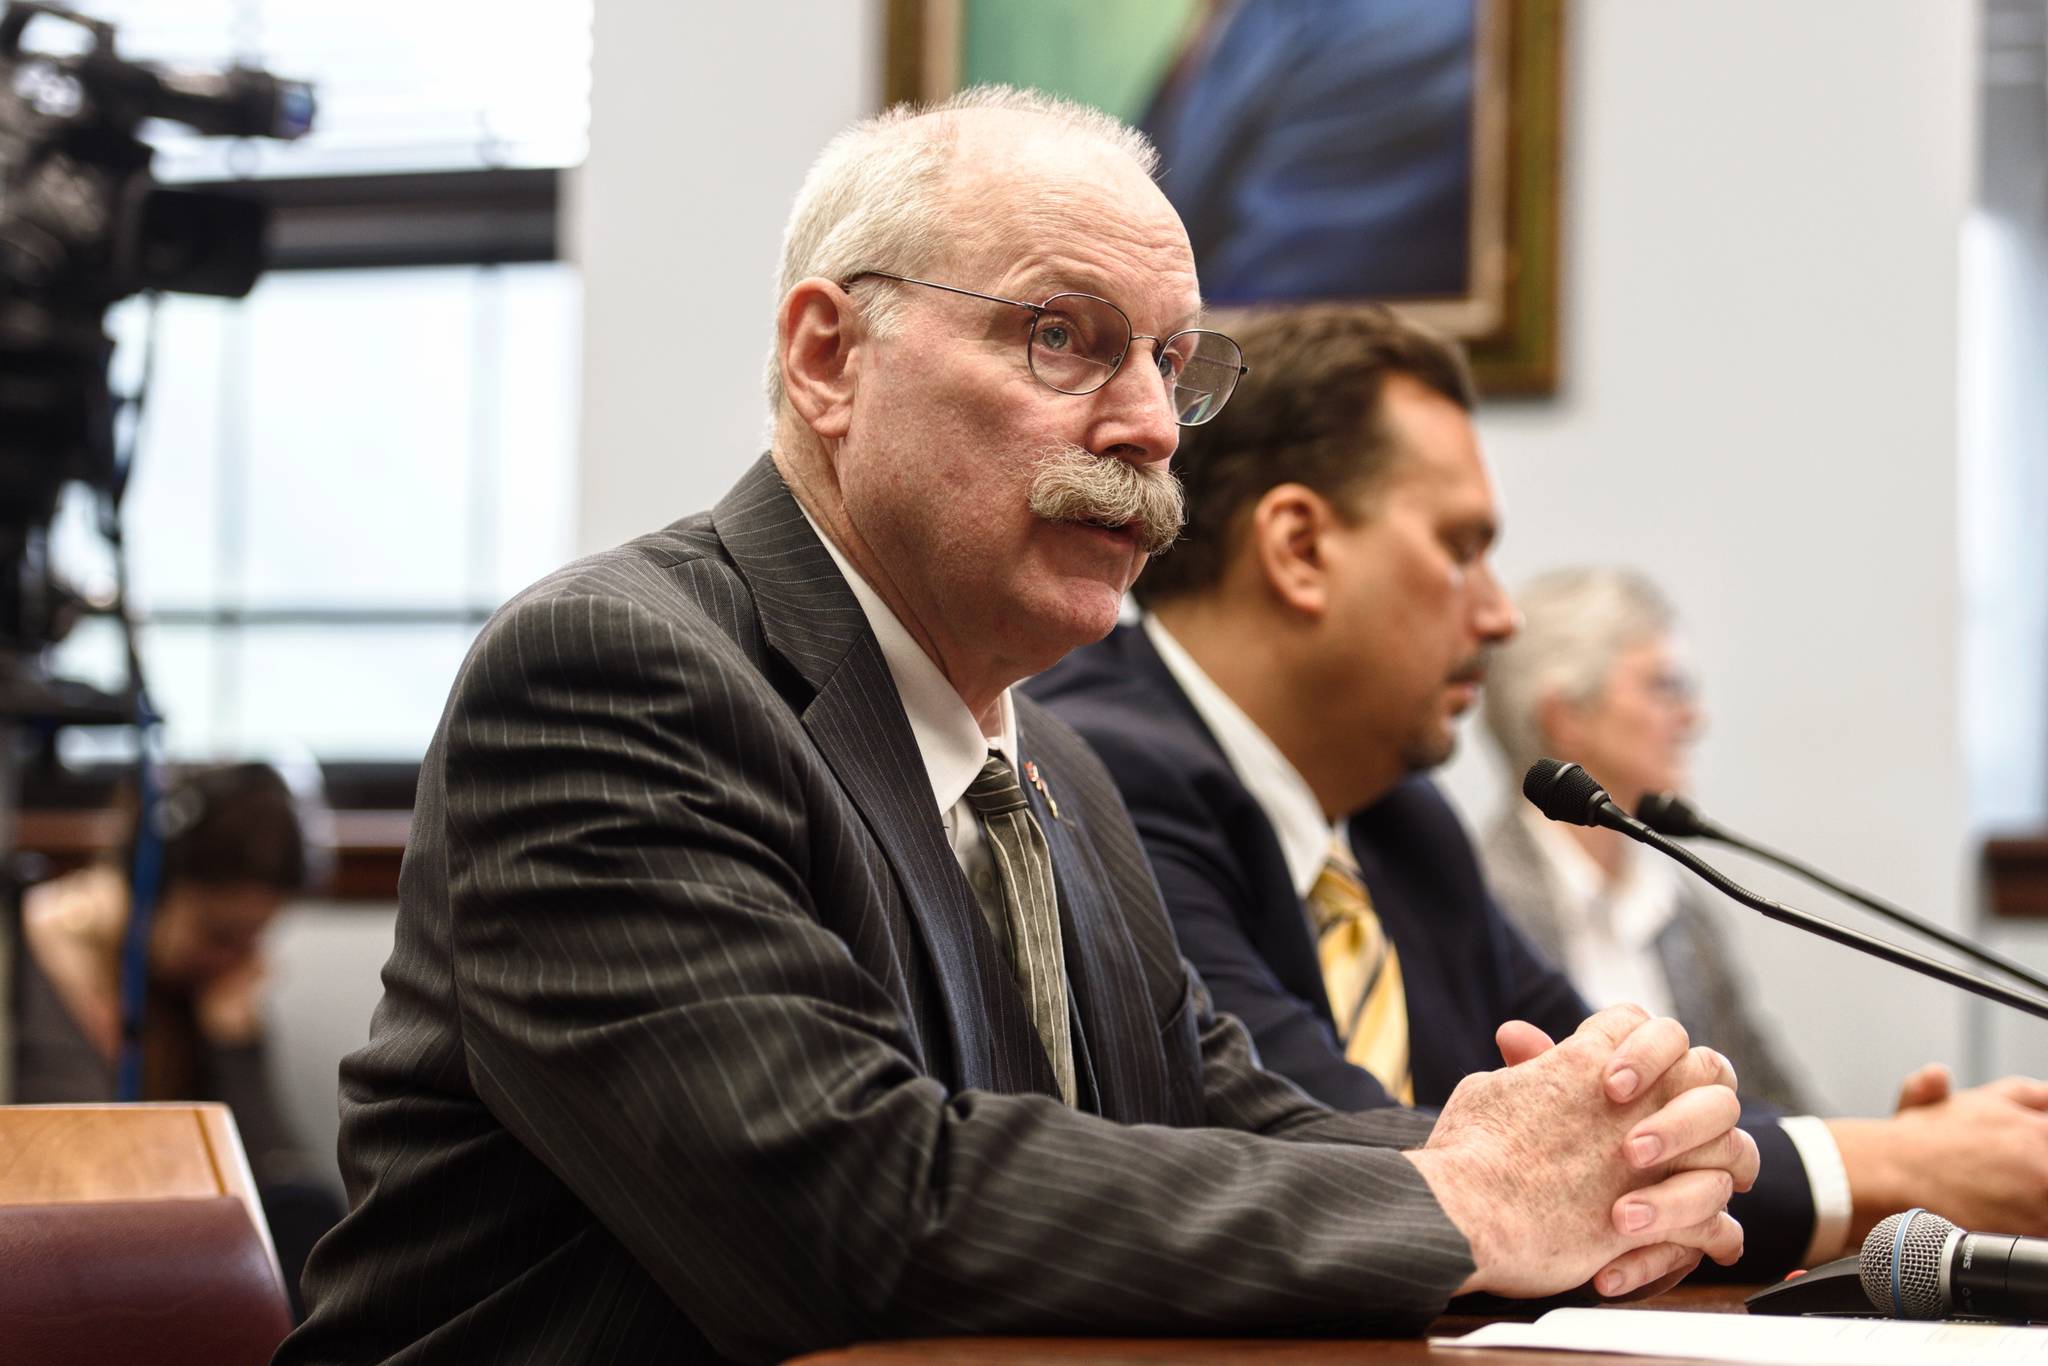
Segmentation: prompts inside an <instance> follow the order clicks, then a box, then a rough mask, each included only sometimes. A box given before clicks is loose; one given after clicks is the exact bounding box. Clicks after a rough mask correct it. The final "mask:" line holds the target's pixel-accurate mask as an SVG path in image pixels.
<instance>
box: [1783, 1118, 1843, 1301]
mask: <svg viewBox="0 0 2048 1366" xmlns="http://www.w3.org/2000/svg"><path fill="white" fill-rule="evenodd" d="M1778 1127H1780V1128H1782V1129H1783V1130H1784V1131H1785V1137H1787V1138H1789V1139H1791V1140H1792V1146H1793V1147H1794V1148H1796V1149H1798V1151H1799V1161H1800V1163H1801V1164H1802V1165H1803V1166H1804V1167H1805V1168H1806V1180H1807V1184H1808V1185H1810V1186H1811V1187H1812V1188H1813V1241H1812V1242H1810V1243H1808V1244H1807V1245H1806V1255H1805V1256H1804V1257H1802V1258H1801V1259H1800V1262H1799V1264H1800V1265H1801V1266H1815V1265H1818V1264H1819V1263H1821V1262H1825V1261H1829V1260H1831V1259H1833V1258H1835V1257H1839V1256H1841V1255H1842V1245H1843V1243H1845V1242H1846V1241H1847V1240H1848V1237H1849V1212H1850V1197H1849V1169H1848V1167H1846V1166H1845V1165H1843V1162H1842V1150H1841V1148H1840V1147H1839V1146H1837V1145H1836V1143H1835V1136H1834V1135H1833V1134H1831V1133H1829V1132H1828V1122H1827V1121H1826V1120H1824V1119H1817V1118H1815V1117H1814V1116H1812V1115H1785V1116H1783V1117H1781V1118H1780V1119H1779V1120H1778Z"/></svg>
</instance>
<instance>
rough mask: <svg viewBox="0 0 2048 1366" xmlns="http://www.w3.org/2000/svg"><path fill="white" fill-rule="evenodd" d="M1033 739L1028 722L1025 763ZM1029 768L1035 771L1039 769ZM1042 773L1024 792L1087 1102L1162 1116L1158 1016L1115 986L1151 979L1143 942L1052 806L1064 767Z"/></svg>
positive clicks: (1120, 1116)
mask: <svg viewBox="0 0 2048 1366" xmlns="http://www.w3.org/2000/svg"><path fill="white" fill-rule="evenodd" d="M1030 742H1031V734H1030V731H1029V730H1028V729H1024V730H1022V731H1021V733H1020V735H1019V737H1018V747H1019V749H1020V750H1022V751H1023V753H1022V754H1020V755H1019V759H1020V761H1022V762H1025V763H1030V762H1032V761H1031V760H1029V759H1028V758H1027V757H1026V756H1028V755H1029V754H1030V752H1031V744H1030ZM1025 771H1026V774H1027V775H1028V774H1029V773H1031V772H1032V771H1034V770H1032V769H1030V768H1027V769H1026V770H1025ZM1042 776H1043V778H1044V782H1045V787H1044V789H1041V788H1040V787H1039V785H1038V784H1037V783H1034V782H1030V781H1026V782H1025V784H1024V797H1025V800H1026V801H1028V802H1029V803H1030V804H1031V814H1032V815H1033V816H1034V817H1036V818H1037V820H1038V824H1039V826H1040V828H1042V829H1043V830H1044V831H1045V842H1046V845H1047V847H1048V848H1049V849H1050V850H1051V852H1052V867H1053V882H1054V884H1055V886H1056V887H1057V889H1058V896H1059V912H1060V939H1061V946H1062V948H1063V950H1064V953H1065V957H1066V968H1067V986H1068V992H1069V996H1070V999H1071V1001H1072V1004H1073V1012H1074V1021H1075V1028H1074V1039H1075V1063H1076V1067H1077V1069H1078V1068H1081V1067H1083V1066H1085V1068H1086V1075H1087V1079H1088V1087H1089V1091H1088V1093H1087V1094H1084V1095H1083V1098H1082V1104H1083V1106H1084V1108H1087V1109H1090V1110H1092V1111H1094V1112H1095V1113H1096V1114H1100V1115H1105V1116H1106V1117H1108V1118H1110V1119H1116V1120H1121V1121H1125V1122H1136V1121H1138V1120H1141V1119H1144V1118H1146V1117H1147V1115H1148V1114H1152V1115H1155V1116H1156V1114H1158V1113H1163V1111H1159V1110H1157V1109H1154V1110H1150V1111H1147V1110H1145V1109H1143V1108H1142V1106H1143V1098H1145V1097H1148V1096H1163V1095H1164V1094H1165V1087H1166V1069H1165V1059H1164V1057H1163V1055H1162V1054H1161V1051H1160V1045H1159V1035H1158V1026H1157V1022H1156V1021H1153V1020H1152V1017H1151V1014H1150V1012H1149V1010H1148V1009H1146V1008H1145V1005H1146V1003H1145V1002H1143V1001H1139V1002H1136V1003H1135V1004H1134V1003H1133V1002H1132V1001H1131V1000H1130V999H1129V998H1128V991H1127V990H1126V991H1123V992H1119V991H1117V990H1115V988H1114V986H1113V984H1115V983H1126V984H1128V983H1131V982H1139V981H1143V980H1144V969H1143V967H1142V965H1141V964H1140V963H1139V961H1138V951H1137V948H1136V946H1135V945H1133V944H1132V943H1131V937H1130V933H1129V931H1128V930H1127V929H1126V928H1125V926H1124V922H1123V917H1122V916H1121V915H1120V914H1118V912H1117V909H1116V907H1115V905H1114V904H1113V900H1112V897H1111V894H1110V891H1109V887H1108V880H1107V877H1106V875H1105V874H1104V872H1103V870H1102V866H1101V863H1100V862H1099V861H1098V860H1097V859H1096V857H1095V854H1094V851H1093V850H1091V849H1089V848H1088V846H1087V843H1086V841H1084V840H1083V839H1082V838H1081V836H1080V833H1079V832H1078V831H1077V830H1076V829H1075V827H1074V826H1073V825H1072V824H1070V823H1069V822H1068V821H1067V820H1066V819H1065V818H1063V817H1056V816H1054V815H1053V813H1052V809H1051V808H1052V803H1051V801H1048V799H1047V797H1046V795H1045V793H1046V791H1047V790H1049V791H1051V792H1053V793H1054V796H1053V798H1052V800H1054V801H1056V800H1057V799H1058V797H1057V794H1058V786H1057V784H1058V774H1057V773H1050V774H1045V775H1042ZM1105 1097H1107V1098H1108V1100H1107V1102H1105V1100H1104V1098H1105Z"/></svg>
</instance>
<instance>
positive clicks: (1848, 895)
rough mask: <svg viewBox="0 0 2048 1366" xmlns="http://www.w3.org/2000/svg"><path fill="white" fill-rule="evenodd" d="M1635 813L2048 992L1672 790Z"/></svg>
mask: <svg viewBox="0 0 2048 1366" xmlns="http://www.w3.org/2000/svg"><path fill="white" fill-rule="evenodd" d="M1636 819H1637V820H1639V821H1641V822H1642V823H1643V824H1644V825H1647V826H1649V827H1650V828H1651V829H1652V830H1655V831H1656V832H1657V833H1658V834H1660V835H1671V836H1674V837H1676V838H1679V839H1693V838H1698V839H1710V840H1717V841H1719V842H1720V843H1722V844H1725V845H1727V846H1729V847H1730V848H1732V849H1740V850H1741V851H1742V852H1743V853H1745V854H1754V855H1756V856H1757V857H1758V858H1760V859H1763V860H1765V861H1766V862H1769V863H1775V864H1777V865H1778V866H1779V867H1780V868H1783V869H1786V870H1787V871H1789V872H1793V873H1797V874H1798V875H1799V876H1800V877H1803V878H1805V879H1806V880H1807V881H1809V882H1812V883H1814V884H1816V885H1818V886H1820V887H1822V888H1825V889H1826V890H1827V891H1830V892H1833V893H1834V894H1835V895H1836V896H1838V897H1841V898H1842V899H1843V900H1845V901H1853V902H1855V903H1856V904H1857V905H1859V906H1862V907H1863V908H1864V909H1866V910H1868V911H1871V912H1873V913H1875V914H1877V915H1880V916H1883V917H1884V918H1885V919H1886V920H1889V921H1891V922H1892V923H1893V924H1894V925H1897V926H1899V927H1900V928H1901V929H1907V930H1911V931H1912V932H1913V933H1915V934H1917V935H1921V936H1924V937H1925V938H1928V939H1932V940H1933V941H1934V942H1935V943H1937V944H1942V945H1945V946H1947V947H1948V948H1950V949H1953V950H1954V951H1955V952H1957V953H1959V954H1961V955H1963V957H1965V958H1970V959H1974V960H1976V961H1977V962H1979V963H1982V964H1983V965H1984V966H1985V967H1988V968H1995V969H1996V970H1998V971H1999V972H2003V973H2005V974H2006V975H2007V976H2009V977H2011V978H2012V979H2013V980H2014V981H2018V982H2025V983H2026V984H2027V985H2028V986H2030V987H2032V988H2033V989H2034V990H2036V991H2040V992H2048V978H2044V977H2042V976H2041V975H2040V974H2038V973H2036V972H2034V971H2032V970H2031V969H2030V968H2028V967H2027V966H2026V965H2025V964H2023V963H2016V962H2014V961H2013V960H2012V959H2010V958H2007V957H2005V956H2004V955H2003V954H1999V953H1994V952H1993V951H1992V950H1990V949H1987V948H1983V947H1982V946H1980V945H1978V944H1976V943H1973V942H1972V941H1970V940H1968V939H1965V938H1964V937H1963V936H1961V935H1959V934H1956V933H1954V932H1952V931H1949V930H1945V929H1943V928H1942V927H1941V926H1939V925H1936V924H1934V923H1933V922H1932V921H1928V920H1922V919H1921V918H1920V917H1919V916H1917V915H1914V914H1913V913H1912V912H1911V911H1908V910H1905V909H1904V908H1902V907H1899V906H1894V905H1892V904H1891V903H1890V902H1888V901H1884V900H1881V899H1880V898H1878V897H1874V896H1872V895H1871V894H1870V893H1868V892H1863V891H1858V890H1857V889H1856V888H1854V887H1851V886H1850V885H1849V884H1848V883H1846V882H1838V881H1836V880H1835V879H1834V878H1832V877H1829V876H1828V875H1827V874H1826V873H1823V872H1822V871H1820V869H1818V868H1815V867H1813V866H1812V865H1810V864H1806V863H1801V862H1800V861H1799V860H1798V859H1795V858H1793V857H1792V856H1791V855H1790V854H1781V853H1779V852H1778V851H1777V850H1775V849H1771V848H1768V847H1766V846H1764V845H1761V844H1758V843H1756V842H1755V841H1753V840H1747V839H1744V838H1743V837H1742V836H1740V835H1737V834H1734V833H1733V832H1731V831H1729V830H1727V829H1725V828H1723V827H1721V826H1718V825H1716V824H1714V823H1713V822H1712V821H1710V820H1708V819H1707V818H1706V817H1705V816H1702V815H1701V814H1700V813H1699V809H1698V808H1697V807H1695V806H1693V805H1692V804H1691V803H1690V802H1688V801H1686V800H1685V798H1683V797H1680V796H1678V795H1677V794H1675V793H1671V792H1652V793H1650V794H1649V795H1648V796H1646V797H1644V798H1643V799H1642V800H1641V801H1639V802H1637V803H1636Z"/></svg>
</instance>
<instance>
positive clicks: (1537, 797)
mask: <svg viewBox="0 0 2048 1366" xmlns="http://www.w3.org/2000/svg"><path fill="white" fill-rule="evenodd" d="M1522 794H1523V795H1524V796H1526V797H1527V798H1528V799H1529V800H1530V801H1531V802H1533V803H1534V804H1535V806H1536V809H1537V810H1539V811H1541V812H1542V813H1543V814H1544V815H1546V816H1548V817H1550V819H1552V820H1554V821H1564V822H1565V823H1567V824H1569V825H1598V826H1605V827H1606V828H1607V829H1609V830H1618V831H1620V832H1621V833H1622V834H1624V835H1627V836H1628V837H1629V838H1630V839H1632V840H1635V841H1636V842H1637V843H1639V844H1647V845H1649V846H1650V847H1651V848H1652V849H1655V850H1656V851H1657V852H1658V853H1660V854H1663V855H1665V856H1666V857H1669V858H1673V859H1676V860H1678V862H1680V863H1682V864H1684V865H1685V866H1686V867H1687V868H1690V869H1691V870H1692V871H1693V872H1695V873H1697V874H1698V875H1699V876H1700V877H1702V878H1704V879H1706V881H1707V882H1708V883H1710V884H1711V885H1712V886H1713V887H1714V888H1715V889H1716V890H1718V891H1720V892H1721V893H1722V894H1723V895H1725V896H1728V897H1732V898H1733V899H1735V900H1736V901H1739V902H1741V903H1742V904H1743V905H1745V906H1747V907H1749V908H1750V909H1751V910H1753V911H1758V912H1761V913H1762V914H1763V915H1766V916H1768V917H1770V918H1771V919H1772V920H1776V921H1778V922H1780V923H1781V924H1786V925H1796V926H1798V927H1799V928H1800V929H1802V930H1805V931H1806V932H1808V933H1809V934H1817V935H1819V936H1820V937H1821V938H1823V939H1828V940H1832V941H1834V942H1835V943H1837V944H1840V945H1843V946H1844V947H1846V948H1852V949H1856V950H1858V951H1859V952H1862V953H1867V954H1869V955H1870V956H1871V957H1873V958H1882V959H1883V960H1884V961H1885V962H1887V963H1891V964H1894V965H1896V966H1898V967H1902V968H1907V969H1910V970H1911V971H1913V972H1917V973H1920V974H1922V975H1923V976H1927V977H1932V978H1934V979H1935V980H1936V981H1938V982H1946V983H1948V984H1949V985H1950V986H1953V987H1961V988H1962V989H1963V990H1964V991H1970V992H1975V993H1976V994H1977V995H1979V996H1982V997H1985V998H1987V999H1989V1000H1993V1001H1997V1002H1999V1003H2000V1004H2002V1005H2008V1006H2011V1007H2012V1008H2013V1009H2014V1010H2018V1011H2022V1012H2024V1013H2026V1014H2028V1015H2032V1016H2034V1017H2035V1018H2036V1019H2041V1020H2048V1001H2043V1000H2041V999H2040V998H2038V997H2035V996H2029V995H2028V994H2027V993H2025V992H2023V991H2015V990H2013V989H2012V988H2011V987H2008V986H2005V985H2003V984H2001V983H1998V982H1993V981H1990V980H1989V979H1987V978H1983V977H1979V976H1977V975H1976V974H1974V973H1969V972H1964V971H1963V970H1962V969H1961V968H1952V967H1950V966H1949V965H1948V964H1946V963H1941V962H1937V961H1936V960H1934V959H1932V958H1928V957H1926V956H1925V955H1923V954H1918V953H1915V952H1913V951H1912V950H1911V949H1905V948H1900V947H1899V946H1898V945H1896V944H1891V943H1887V942H1886V941H1885V940H1882V939H1876V938H1873V937H1872V936H1870V935H1867V934H1864V933H1862V932H1861V931H1859V930H1852V929H1850V928H1849V927H1848V926H1847V925H1838V924H1836V923H1835V922H1834V921H1832V920H1826V919H1823V918H1822V917H1820V916H1817V915H1810V914H1808V913H1807V912H1805V911H1801V910H1796V909H1794V908H1793V907H1791V906H1786V905H1783V904H1781V903H1779V902H1776V901H1772V900H1771V899H1770V898H1769V897H1763V896H1758V895H1757V894H1756V893H1755V892H1752V891H1750V890H1749V889H1748V888H1746V887H1743V886H1741V885H1739V884H1737V883H1736V882H1735V881H1734V880H1733V879H1731V878H1729V877H1728V876H1727V875H1726V874H1724V873H1722V872H1721V871H1720V870H1719V869H1717V868H1715V867H1714V866H1713V865H1712V864H1710V863H1708V862H1707V861H1706V860H1704V859H1702V858H1700V857H1699V856H1698V855H1697V854H1695V853H1693V852H1692V851H1691V850H1690V849H1687V848H1685V847H1684V846H1683V845H1679V844H1673V843H1672V842H1671V841H1670V840H1668V839H1665V838H1664V837H1663V836H1662V835H1660V834H1658V833H1657V832H1656V831H1654V830H1652V829H1650V828H1649V827H1648V826H1647V825H1644V824H1643V823H1642V822H1641V821H1639V820H1637V819H1636V818H1635V817H1633V816H1631V815H1629V814H1628V813H1627V812H1626V811H1623V810H1622V809H1621V808H1620V807H1618V806H1616V805H1615V804H1614V799H1613V798H1612V797H1609V796H1608V795H1607V790H1606V789H1605V788H1603V787H1601V786H1600V784H1599V783H1597V782H1595V781H1593V777H1592V775H1591V774H1589V773H1587V772H1586V770H1585V769H1583V768H1580V767H1579V766H1578V765H1577V764H1565V763H1559V762H1558V761H1557V760H1555V759H1538V760H1537V761H1536V762H1535V763H1534V764H1532V765H1530V767H1529V772H1528V774H1527V776H1526V777H1524V778H1523V779H1522Z"/></svg>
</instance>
